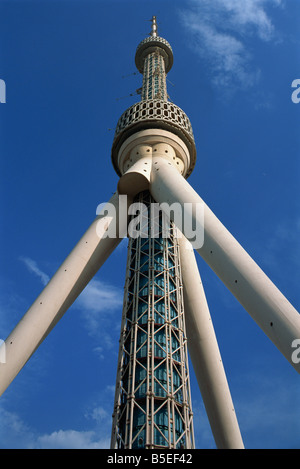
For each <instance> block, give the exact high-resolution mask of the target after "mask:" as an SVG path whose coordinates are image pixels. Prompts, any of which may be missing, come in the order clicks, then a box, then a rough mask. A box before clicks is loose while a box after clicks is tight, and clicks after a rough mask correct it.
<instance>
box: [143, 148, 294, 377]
mask: <svg viewBox="0 0 300 469" xmlns="http://www.w3.org/2000/svg"><path fill="white" fill-rule="evenodd" d="M152 168H153V169H152V174H151V184H150V192H151V194H152V196H153V197H154V199H155V200H156V201H157V202H158V203H160V204H161V203H162V202H166V203H167V204H173V203H174V202H177V203H180V205H181V207H184V204H189V205H186V208H187V210H190V212H191V217H192V218H193V220H194V222H195V223H197V213H196V206H197V204H204V227H203V228H204V243H203V246H202V247H200V248H199V249H197V251H198V253H199V254H200V255H201V256H202V257H203V259H204V260H205V261H206V262H207V264H208V265H209V266H210V267H211V268H212V269H213V270H214V272H215V273H216V274H217V275H218V276H219V278H220V279H221V280H222V281H223V283H224V284H225V285H226V286H227V288H228V289H229V290H230V291H231V292H232V293H233V295H234V296H235V297H236V298H237V299H238V301H239V302H240V303H241V304H242V306H243V307H244V308H245V309H246V311H248V313H249V314H250V315H251V316H252V318H253V319H254V320H255V321H256V323H257V324H258V325H259V326H260V327H261V329H262V330H263V331H264V332H265V334H266V335H267V336H268V337H269V338H270V339H271V340H272V342H273V343H274V344H275V345H276V347H277V348H278V349H279V350H280V352H281V353H282V354H283V355H284V356H285V357H286V359H287V360H288V361H289V362H290V364H291V365H292V366H293V367H294V368H295V369H296V370H297V371H298V373H299V372H300V363H294V362H293V360H292V352H293V348H292V342H293V341H294V340H295V339H299V338H300V315H299V313H298V312H297V311H296V309H295V308H294V307H293V306H292V305H291V304H290V303H289V301H288V300H287V299H286V298H285V297H284V296H283V295H282V293H281V292H280V291H279V290H278V289H277V288H276V286H275V285H274V284H273V283H272V282H271V280H270V279H269V278H268V277H267V275H266V274H265V273H264V272H263V271H262V270H261V269H260V267H259V266H258V265H257V264H256V263H255V262H254V261H253V259H252V258H251V257H250V256H249V255H248V254H247V253H246V251H245V250H244V249H243V248H242V246H241V245H240V244H239V243H238V242H237V241H236V239H235V238H234V237H233V236H232V235H231V234H230V233H229V231H228V230H227V229H226V228H225V227H224V226H223V225H222V223H221V222H220V221H219V220H218V218H217V217H216V216H215V215H214V213H213V212H212V211H211V210H210V209H209V208H208V207H207V205H206V204H205V203H204V202H203V200H202V199H201V198H200V197H199V195H198V194H197V193H196V192H195V191H194V190H193V189H192V187H191V186H190V185H189V184H188V182H187V181H186V180H185V179H184V178H183V177H182V176H181V175H180V174H179V173H178V172H177V170H176V169H175V167H174V166H173V165H172V164H171V163H170V162H168V161H167V160H165V159H163V158H161V157H159V158H153V165H152ZM198 222H199V220H198ZM200 222H201V221H200ZM180 229H181V230H182V231H183V232H184V234H186V233H185V227H184V224H183V226H182V227H181V228H180ZM186 236H187V237H188V235H187V234H186Z"/></svg>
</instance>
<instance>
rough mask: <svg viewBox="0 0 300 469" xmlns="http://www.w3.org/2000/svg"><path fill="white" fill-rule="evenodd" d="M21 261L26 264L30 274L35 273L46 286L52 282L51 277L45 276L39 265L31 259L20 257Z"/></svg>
mask: <svg viewBox="0 0 300 469" xmlns="http://www.w3.org/2000/svg"><path fill="white" fill-rule="evenodd" d="M19 259H20V261H22V262H24V264H25V265H26V267H27V269H28V270H29V272H32V273H34V274H35V275H36V276H37V277H39V279H40V281H41V282H42V284H43V285H44V286H45V285H47V283H48V282H49V280H50V277H49V275H47V274H45V272H43V271H42V270H41V269H40V268H39V267H38V265H37V263H36V262H35V261H34V260H33V259H30V258H29V257H20V258H19Z"/></svg>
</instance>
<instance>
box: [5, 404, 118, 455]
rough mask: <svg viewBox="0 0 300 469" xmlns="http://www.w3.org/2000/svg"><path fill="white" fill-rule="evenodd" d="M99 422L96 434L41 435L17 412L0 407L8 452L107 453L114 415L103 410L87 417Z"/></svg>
mask: <svg viewBox="0 0 300 469" xmlns="http://www.w3.org/2000/svg"><path fill="white" fill-rule="evenodd" d="M85 417H86V418H90V419H92V420H93V421H95V422H96V424H98V425H97V427H96V428H95V429H93V430H87V431H77V430H72V429H69V430H57V431H53V432H51V433H49V434H47V433H45V434H43V435H39V434H38V432H37V431H36V430H35V429H34V428H31V427H30V426H29V425H27V424H26V423H25V422H24V421H23V420H22V418H20V416H19V415H17V414H16V413H15V412H9V411H7V410H5V408H4V403H3V402H2V403H1V406H0V441H1V448H5V449H107V448H109V445H110V429H111V413H109V412H108V411H107V410H105V409H104V408H103V407H96V408H94V409H92V410H91V411H90V413H89V415H85Z"/></svg>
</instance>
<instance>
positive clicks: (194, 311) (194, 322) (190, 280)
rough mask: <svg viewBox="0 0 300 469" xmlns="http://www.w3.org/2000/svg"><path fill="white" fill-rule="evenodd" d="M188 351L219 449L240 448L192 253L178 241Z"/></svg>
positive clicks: (235, 421) (203, 294) (232, 411)
mask: <svg viewBox="0 0 300 469" xmlns="http://www.w3.org/2000/svg"><path fill="white" fill-rule="evenodd" d="M179 246H180V264H181V272H182V281H183V294H184V311H185V324H186V332H187V339H188V349H189V353H190V357H191V361H192V364H193V368H194V371H195V374H196V378H197V381H198V385H199V388H200V391H201V395H202V399H203V403H204V405H205V409H206V413H207V416H208V419H209V422H210V426H211V429H212V433H213V435H214V439H215V442H216V445H217V448H219V449H242V448H244V445H243V440H242V437H241V433H240V429H239V425H238V422H237V418H236V414H235V410H234V406H233V402H232V399H231V394H230V390H229V387H228V383H227V379H226V375H225V370H224V367H223V363H222V359H221V355H220V351H219V347H218V343H217V339H216V335H215V331H214V327H213V323H212V320H211V317H210V313H209V308H208V305H207V301H206V297H205V292H204V289H203V285H202V281H201V278H200V274H199V270H198V266H197V262H196V259H195V255H194V250H193V248H192V246H191V243H190V242H189V241H187V239H186V238H185V237H184V236H183V237H182V238H179Z"/></svg>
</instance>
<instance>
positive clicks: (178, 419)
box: [111, 191, 194, 449]
mask: <svg viewBox="0 0 300 469" xmlns="http://www.w3.org/2000/svg"><path fill="white" fill-rule="evenodd" d="M135 204H136V205H135V207H136V210H137V211H136V213H137V216H136V217H135V218H132V220H131V221H130V223H129V245H128V259H127V269H126V281H125V293H124V305H123V315H122V325H121V337H120V348H119V361H118V371H117V382H116V394H115V405H114V415H113V428H112V440H111V447H112V448H119V449H121V448H124V449H131V448H132V449H134V448H136V449H137V448H146V449H153V448H174V449H175V448H194V434H193V421H192V409H191V398H190V384H189V371H188V356H187V339H186V333H185V323H184V311H183V297H182V281H181V271H180V260H179V246H178V241H177V239H176V233H175V230H176V228H175V227H174V225H173V224H172V223H170V222H169V221H167V220H166V219H165V217H163V216H162V213H161V212H159V211H158V209H157V204H155V203H154V200H153V199H152V198H151V196H150V194H149V192H147V191H146V192H142V193H140V194H138V196H137V197H136V199H135Z"/></svg>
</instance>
